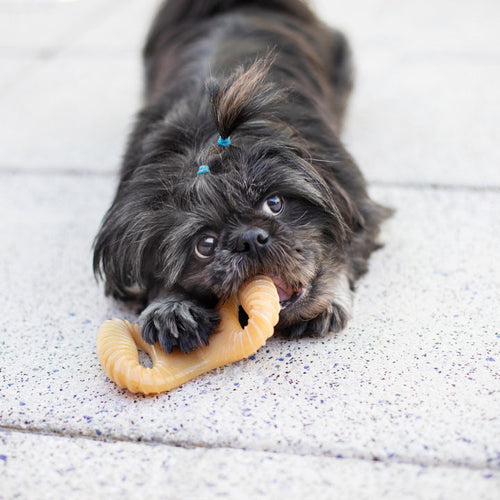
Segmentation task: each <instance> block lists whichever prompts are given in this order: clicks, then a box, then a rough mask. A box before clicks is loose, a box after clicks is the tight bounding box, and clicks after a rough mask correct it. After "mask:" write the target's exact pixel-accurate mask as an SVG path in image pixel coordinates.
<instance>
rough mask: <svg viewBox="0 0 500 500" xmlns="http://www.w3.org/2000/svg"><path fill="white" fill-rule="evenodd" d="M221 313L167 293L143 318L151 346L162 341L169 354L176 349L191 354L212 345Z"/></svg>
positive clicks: (174, 293) (181, 294)
mask: <svg viewBox="0 0 500 500" xmlns="http://www.w3.org/2000/svg"><path fill="white" fill-rule="evenodd" d="M219 320H220V317H219V314H218V313H217V311H215V310H214V309H210V308H207V307H204V306H202V305H201V304H200V303H198V302H197V301H196V300H194V299H192V298H191V297H188V296H187V295H185V294H184V293H182V292H168V293H167V292H166V293H163V294H161V295H159V296H158V297H157V298H156V299H155V300H154V301H153V302H151V303H150V304H149V305H148V307H146V309H144V311H143V312H142V314H141V316H140V323H141V327H142V336H143V338H144V340H145V341H146V342H148V343H150V344H154V343H155V342H157V341H158V342H159V343H160V345H161V347H162V348H163V349H164V350H165V351H166V352H169V353H170V352H172V349H173V348H174V347H178V348H179V349H180V350H181V351H183V352H185V353H188V352H190V351H192V350H193V349H196V348H197V347H200V346H202V345H204V344H205V345H206V344H208V338H209V335H210V333H211V331H212V330H213V329H214V328H215V327H216V326H217V325H218V324H219Z"/></svg>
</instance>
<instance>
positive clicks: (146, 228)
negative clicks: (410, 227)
mask: <svg viewBox="0 0 500 500" xmlns="http://www.w3.org/2000/svg"><path fill="white" fill-rule="evenodd" d="M268 69H269V62H268V61H266V62H265V63H257V64H255V65H253V66H252V67H250V68H249V69H248V70H246V71H242V72H240V73H238V74H237V75H234V76H233V77H231V78H229V79H228V80H227V81H225V82H224V83H223V84H220V83H217V82H211V83H210V84H209V95H210V96H211V99H210V100H211V103H212V109H211V112H212V118H213V120H212V119H211V124H212V130H211V131H210V130H208V131H207V132H206V133H200V134H199V137H198V138H195V137H194V133H193V132H192V131H191V135H190V132H189V130H186V127H185V126H184V125H182V126H181V125H180V122H181V121H185V120H186V116H188V115H189V113H192V109H189V110H188V109H184V111H182V108H180V110H177V111H176V113H175V116H173V117H172V121H171V123H169V124H168V125H166V126H165V127H166V128H165V129H161V130H160V132H156V133H155V134H151V136H150V137H149V138H147V140H145V141H144V143H143V146H142V148H143V150H144V154H143V158H144V159H143V160H142V165H141V166H140V167H138V168H136V169H135V170H134V171H133V172H132V174H131V175H129V176H128V178H126V179H125V180H122V183H121V185H120V188H119V191H118V194H117V196H116V199H115V201H114V203H113V205H112V207H111V208H110V210H109V212H108V214H107V215H106V218H105V220H104V222H103V226H102V228H101V231H100V233H99V235H98V237H97V239H96V243H95V255H94V266H95V269H96V271H97V272H101V273H103V274H105V276H106V280H107V286H108V290H109V291H111V292H113V293H114V294H115V295H118V296H122V297H123V296H126V295H127V290H128V289H129V288H130V287H131V286H134V285H135V286H136V285H138V286H139V287H140V288H141V289H142V290H143V291H144V292H148V291H151V290H152V289H154V288H160V287H161V288H167V289H182V290H184V291H186V292H187V293H189V294H190V295H191V296H194V297H196V298H198V300H200V301H202V302H206V303H207V304H215V302H217V301H218V300H220V299H224V298H227V297H229V296H230V295H232V294H234V293H235V292H236V290H237V289H238V288H239V287H240V285H241V284H242V282H244V281H245V280H247V279H249V278H251V277H252V276H254V275H256V274H260V273H263V274H266V275H269V276H271V277H272V279H273V280H274V282H275V284H276V286H277V289H278V293H279V295H280V301H281V303H282V313H281V318H280V323H281V324H284V325H286V324H289V323H292V322H294V321H297V320H298V319H301V318H305V317H308V316H309V317H310V316H311V314H310V312H309V313H307V314H306V313H305V312H304V310H303V309H302V307H303V306H302V305H301V302H304V301H303V297H304V296H305V295H307V293H308V291H309V288H310V286H311V284H312V283H313V281H314V280H315V279H316V278H317V276H318V274H320V273H321V270H322V267H323V266H325V265H328V266H333V267H334V266H335V265H340V264H341V262H340V259H341V255H342V252H341V249H342V248H343V246H344V245H345V243H346V241H348V239H349V236H350V234H351V232H352V230H353V227H354V225H355V224H359V223H360V218H361V217H360V216H359V214H358V213H357V212H356V210H355V209H354V208H353V204H352V203H351V201H350V199H349V196H348V195H347V194H346V193H345V192H344V190H343V189H342V188H341V187H340V186H339V185H337V184H336V181H335V179H334V176H325V175H324V172H323V170H322V168H323V167H322V166H321V165H319V166H318V164H317V163H316V161H321V160H320V159H316V158H313V157H312V155H313V154H314V152H313V150H314V147H313V146H312V145H311V144H309V143H308V142H307V140H305V139H304V137H303V136H302V135H301V134H300V133H298V132H297V131H296V130H295V129H294V128H293V127H291V126H290V123H289V122H288V120H286V119H285V117H284V116H283V115H280V113H279V110H280V106H281V104H280V103H282V99H283V95H282V94H281V93H280V92H278V91H276V89H274V87H273V86H272V84H269V83H266V81H265V79H266V73H267V71H268ZM281 107H282V108H283V107H285V108H286V109H287V113H290V109H292V110H293V103H287V105H286V106H281ZM198 112H199V113H202V114H203V111H198ZM208 112H209V113H210V110H209V111H208ZM300 112H301V113H302V112H303V110H302V109H301V110H300ZM198 119H199V120H200V121H203V120H202V118H200V115H198ZM213 121H215V125H216V127H215V129H216V130H215V129H213ZM169 134H170V135H169ZM219 134H220V135H221V137H224V138H227V137H228V136H231V145H230V146H219V145H217V137H218V135H219ZM345 161H350V159H349V158H347V157H346V159H345ZM199 165H206V166H208V167H209V170H210V172H209V173H201V174H199V175H197V170H198V166H199ZM309 307H311V306H309Z"/></svg>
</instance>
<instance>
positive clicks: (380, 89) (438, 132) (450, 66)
mask: <svg viewBox="0 0 500 500" xmlns="http://www.w3.org/2000/svg"><path fill="white" fill-rule="evenodd" d="M374 53H375V51H372V52H371V54H372V55H374ZM499 80H500V58H499V60H498V63H492V62H484V63H482V62H468V61H461V60H453V59H450V58H446V57H445V58H439V57H437V58H434V59H429V58H427V57H422V58H418V57H416V58H411V57H401V58H395V57H393V55H390V56H388V55H387V54H386V52H385V51H380V52H378V53H377V54H376V55H375V57H373V59H371V60H370V61H368V60H365V63H364V65H363V64H361V65H360V71H359V75H358V83H357V88H356V91H355V93H354V96H353V101H352V106H351V110H350V119H349V120H348V121H347V124H346V125H347V128H346V134H345V136H344V141H345V142H346V144H347V145H348V147H349V149H350V151H351V153H352V154H353V155H354V156H355V158H356V159H357V160H358V162H359V164H360V166H361V168H362V170H363V171H364V173H365V175H366V176H367V177H368V178H369V179H370V180H371V181H377V182H393V183H398V182H400V183H416V184H418V183H437V184H444V185H460V184H462V185H472V186H488V185H496V186H500V168H499V165H500V152H499V151H498V147H497V144H498V143H499V142H500V131H499V129H498V127H497V126H496V123H497V120H498V116H500V89H499V86H498V85H497V83H496V82H498V81H499Z"/></svg>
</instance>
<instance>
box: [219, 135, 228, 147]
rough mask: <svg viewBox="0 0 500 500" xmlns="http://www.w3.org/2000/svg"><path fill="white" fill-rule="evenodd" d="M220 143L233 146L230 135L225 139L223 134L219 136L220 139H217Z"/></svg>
mask: <svg viewBox="0 0 500 500" xmlns="http://www.w3.org/2000/svg"><path fill="white" fill-rule="evenodd" d="M217 142H218V143H219V145H221V146H224V147H227V146H231V137H228V138H227V139H223V138H222V136H220V137H219V140H218V141H217Z"/></svg>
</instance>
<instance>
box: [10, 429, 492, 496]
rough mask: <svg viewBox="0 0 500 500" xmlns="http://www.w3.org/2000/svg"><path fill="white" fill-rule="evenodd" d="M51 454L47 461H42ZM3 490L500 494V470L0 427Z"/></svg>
mask: <svg viewBox="0 0 500 500" xmlns="http://www.w3.org/2000/svg"><path fill="white" fill-rule="evenodd" d="M42 464H43V465H42ZM0 479H1V481H2V490H1V491H2V492H1V493H0V496H2V497H3V498H20V499H30V498H37V499H44V498H47V499H50V500H55V499H63V498H64V499H66V498H68V496H70V497H71V498H74V499H79V498H82V499H87V498H96V499H99V498H112V499H113V498H120V499H127V498H151V499H156V498H168V499H172V500H175V499H185V498H203V499H211V498H221V497H227V498H231V499H240V498H241V499H248V498H262V499H264V498H269V499H276V498H290V499H304V498H318V499H327V500H330V499H332V498H336V499H349V500H350V499H352V498H356V499H370V500H372V499H376V498H388V499H397V500H400V499H412V498H421V499H424V498H425V499H426V500H428V499H431V500H432V499H442V498H450V499H451V498H453V499H454V500H460V499H464V500H469V499H470V498H477V499H485V500H487V499H492V500H493V499H497V498H498V496H497V492H498V490H499V488H500V471H488V470H467V469H462V468H446V467H437V468H434V467H433V468H428V467H423V466H418V465H417V466H415V465H410V464H387V463H380V462H370V461H362V460H348V459H347V460H341V459H335V458H325V457H309V456H298V455H287V454H279V453H264V452H250V451H244V450H230V449H204V448H194V449H183V448H176V447H171V446H165V445H153V446H152V445H147V444H145V443H132V442H103V441H95V440H89V439H81V438H67V437H58V436H44V435H33V434H28V433H19V432H9V431H0Z"/></svg>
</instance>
